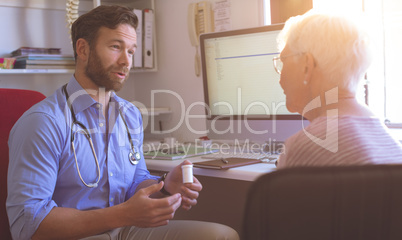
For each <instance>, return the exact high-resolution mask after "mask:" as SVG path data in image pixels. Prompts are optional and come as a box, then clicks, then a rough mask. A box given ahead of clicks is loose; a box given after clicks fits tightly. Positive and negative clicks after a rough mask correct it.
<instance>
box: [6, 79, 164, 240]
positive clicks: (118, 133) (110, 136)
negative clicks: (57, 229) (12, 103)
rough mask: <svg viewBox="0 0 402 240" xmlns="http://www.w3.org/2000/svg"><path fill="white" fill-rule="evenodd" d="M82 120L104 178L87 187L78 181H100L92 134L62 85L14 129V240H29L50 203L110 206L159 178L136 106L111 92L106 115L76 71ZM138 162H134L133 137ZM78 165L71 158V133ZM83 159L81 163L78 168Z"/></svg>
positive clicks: (71, 86)
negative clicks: (148, 158) (149, 165)
mask: <svg viewBox="0 0 402 240" xmlns="http://www.w3.org/2000/svg"><path fill="white" fill-rule="evenodd" d="M67 92H68V94H69V96H70V102H72V108H73V109H74V112H75V116H76V118H77V121H79V122H81V123H82V124H83V125H84V126H85V127H86V128H87V130H88V131H89V133H90V136H91V138H92V141H93V147H94V151H95V154H96V156H97V158H98V161H99V167H100V181H99V183H98V186H97V187H95V188H89V187H87V186H85V185H84V183H83V182H82V181H81V179H80V176H79V172H80V174H81V177H82V179H83V181H85V182H86V183H88V184H89V183H95V182H96V181H97V179H98V170H97V166H96V161H95V157H94V154H93V152H92V148H91V145H90V143H89V140H88V139H87V138H86V136H85V134H83V133H82V131H83V129H82V127H80V126H79V125H78V124H73V120H72V113H71V111H70V109H69V107H68V105H67V101H66V96H65V94H64V92H63V91H62V88H60V89H58V90H57V91H56V92H55V93H54V94H53V95H52V96H50V97H48V98H46V99H45V100H43V101H42V102H40V103H38V104H36V105H34V106H33V107H32V108H31V109H29V110H28V111H27V112H25V113H24V114H23V116H22V117H21V118H20V119H19V120H18V121H17V123H16V124H15V125H14V127H13V129H12V130H11V132H10V138H9V148H10V156H9V159H10V162H9V168H8V179H7V182H8V197H7V203H6V207H7V214H8V218H9V222H10V226H11V233H12V236H13V238H14V239H30V238H31V237H32V235H33V234H34V233H35V231H36V230H37V228H38V226H39V224H40V223H41V221H42V220H43V219H44V218H45V217H46V216H47V214H49V212H50V211H51V210H52V208H53V207H66V208H75V209H78V210H90V209H99V208H106V207H110V206H113V205H117V204H120V203H122V202H124V201H126V200H127V199H129V198H130V197H131V196H132V195H134V192H135V190H136V188H137V186H138V184H139V183H141V182H142V181H144V180H147V179H155V180H156V179H158V177H156V176H152V175H150V173H149V172H148V170H147V169H146V165H145V161H144V157H143V152H142V141H143V131H142V130H143V129H142V128H143V126H142V119H141V114H140V112H139V110H138V109H137V108H136V107H135V106H134V105H133V104H131V103H129V102H128V101H126V100H123V99H121V98H119V97H118V96H116V94H114V93H112V96H111V99H110V102H109V109H108V114H107V117H108V121H106V119H105V117H104V116H103V113H102V106H101V105H100V103H98V102H96V101H95V100H94V99H93V98H91V97H90V96H89V95H88V94H87V93H86V91H85V90H84V89H82V87H81V86H80V85H79V83H78V82H77V81H76V79H75V78H74V77H72V78H71V80H70V82H69V83H68V85H67ZM119 109H120V110H121V111H122V115H123V117H124V119H125V120H126V122H127V125H128V128H129V131H130V134H131V138H132V142H133V144H134V148H135V153H140V156H141V160H140V161H139V163H138V164H137V165H133V164H131V162H130V161H129V153H130V151H131V145H130V141H129V138H128V135H127V130H126V127H125V125H124V122H123V119H122V116H120V115H119ZM72 134H73V135H74V146H75V152H76V158H77V163H76V161H75V158H74V152H73V149H72V144H71V139H72ZM77 164H78V168H77Z"/></svg>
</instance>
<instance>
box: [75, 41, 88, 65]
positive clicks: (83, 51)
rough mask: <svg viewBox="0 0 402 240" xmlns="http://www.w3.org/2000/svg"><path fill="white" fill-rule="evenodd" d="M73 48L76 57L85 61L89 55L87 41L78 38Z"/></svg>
mask: <svg viewBox="0 0 402 240" xmlns="http://www.w3.org/2000/svg"><path fill="white" fill-rule="evenodd" d="M75 48H76V51H77V58H78V59H79V60H81V61H83V62H86V61H87V59H88V57H89V44H88V42H87V41H86V40H85V39H83V38H80V39H78V40H77V42H76V43H75Z"/></svg>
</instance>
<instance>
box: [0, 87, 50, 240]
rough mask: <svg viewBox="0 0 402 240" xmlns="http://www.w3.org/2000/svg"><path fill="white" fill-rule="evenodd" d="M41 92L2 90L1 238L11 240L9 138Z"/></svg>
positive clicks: (42, 96)
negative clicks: (9, 221) (8, 201)
mask: <svg viewBox="0 0 402 240" xmlns="http://www.w3.org/2000/svg"><path fill="white" fill-rule="evenodd" d="M44 98H45V95H43V94H42V93H40V92H35V91H31V90H22V89H8V88H0V119H1V124H0V204H1V205H0V236H1V239H11V234H10V227H9V224H8V218H7V213H6V206H5V205H6V198H7V169H8V144H7V141H8V136H9V134H10V130H11V128H12V127H13V126H14V124H15V122H16V121H17V120H18V119H19V118H20V117H21V115H22V114H23V113H24V112H25V111H26V110H28V109H29V108H30V107H32V105H34V104H35V103H37V102H39V101H41V100H43V99H44Z"/></svg>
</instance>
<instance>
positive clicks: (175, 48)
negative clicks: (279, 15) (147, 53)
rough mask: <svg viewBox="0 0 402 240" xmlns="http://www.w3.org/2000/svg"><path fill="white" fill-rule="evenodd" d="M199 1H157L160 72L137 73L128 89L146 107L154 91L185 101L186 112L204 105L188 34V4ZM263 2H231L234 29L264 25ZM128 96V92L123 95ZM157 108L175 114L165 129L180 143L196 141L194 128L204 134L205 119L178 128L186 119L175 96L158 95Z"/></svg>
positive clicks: (199, 111) (198, 112)
mask: <svg viewBox="0 0 402 240" xmlns="http://www.w3.org/2000/svg"><path fill="white" fill-rule="evenodd" d="M191 2H196V1H193V0H192V1H186V4H184V3H183V1H182V0H169V1H166V0H156V1H155V5H156V24H157V25H156V28H157V40H158V42H157V44H158V45H157V48H158V72H156V73H136V74H134V79H131V81H130V83H128V84H127V86H129V87H128V88H127V89H130V90H131V89H134V93H135V94H134V95H135V100H137V101H141V102H143V103H144V104H146V105H150V104H151V100H152V95H151V93H152V91H153V90H159V89H163V90H171V91H174V92H176V93H177V94H178V95H179V96H180V98H181V99H182V103H183V104H184V105H185V108H186V109H187V108H188V107H189V106H190V105H191V104H193V103H196V102H200V101H201V102H203V101H204V95H203V91H202V87H203V83H202V77H201V76H200V77H196V76H195V74H194V56H195V48H194V47H193V46H191V44H190V40H189V37H188V32H187V8H188V4H189V3H191ZM261 2H262V1H260V0H247V1H244V0H231V17H232V19H231V20H232V28H233V29H240V28H248V27H256V26H260V25H262V21H263V18H262V16H261V17H260V14H259V12H260V10H262V7H261V6H262V5H261V4H262V3H261ZM124 94H126V92H125V93H124ZM125 97H126V98H127V99H134V96H133V95H132V93H127V95H125ZM154 99H155V106H156V107H164V106H169V107H171V108H172V110H173V114H172V115H171V116H170V117H168V119H167V120H166V121H164V122H163V124H164V129H172V128H175V127H177V126H179V127H178V129H177V130H176V131H174V132H173V133H171V134H167V135H171V136H174V137H176V138H177V139H178V140H180V141H194V139H195V138H198V137H200V136H201V135H202V134H195V133H193V131H191V128H192V129H195V130H197V131H205V130H206V123H205V119H200V118H199V119H191V121H190V122H189V124H186V123H185V122H184V123H183V124H180V125H178V123H179V122H180V121H181V120H182V119H183V117H184V116H183V115H184V111H185V110H183V109H181V107H180V101H181V99H178V98H177V97H176V96H173V95H172V94H162V93H160V94H155V95H154ZM204 113H205V110H204V109H203V108H201V107H198V108H193V109H192V110H191V111H190V114H191V115H203V114H204Z"/></svg>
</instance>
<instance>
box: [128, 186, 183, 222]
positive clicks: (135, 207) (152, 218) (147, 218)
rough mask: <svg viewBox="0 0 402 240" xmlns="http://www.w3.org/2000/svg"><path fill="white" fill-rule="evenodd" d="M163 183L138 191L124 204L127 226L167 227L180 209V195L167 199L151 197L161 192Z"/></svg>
mask: <svg viewBox="0 0 402 240" xmlns="http://www.w3.org/2000/svg"><path fill="white" fill-rule="evenodd" d="M163 184H164V183H163V182H160V183H158V184H153V185H151V186H149V187H146V188H142V189H140V190H138V191H137V192H136V193H135V194H134V196H132V197H131V198H130V199H129V200H127V201H126V202H124V203H122V204H121V205H123V206H122V207H123V208H122V215H123V216H122V217H124V218H125V222H126V223H127V224H126V226H130V225H131V226H137V227H142V228H145V227H158V226H163V225H167V224H168V223H169V220H171V219H172V218H173V217H174V214H175V212H176V210H177V209H178V208H179V207H180V204H181V202H182V198H181V196H180V194H173V195H172V196H169V197H166V198H159V199H154V198H151V197H150V195H152V194H154V193H157V192H159V191H160V190H161V189H162V187H163Z"/></svg>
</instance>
